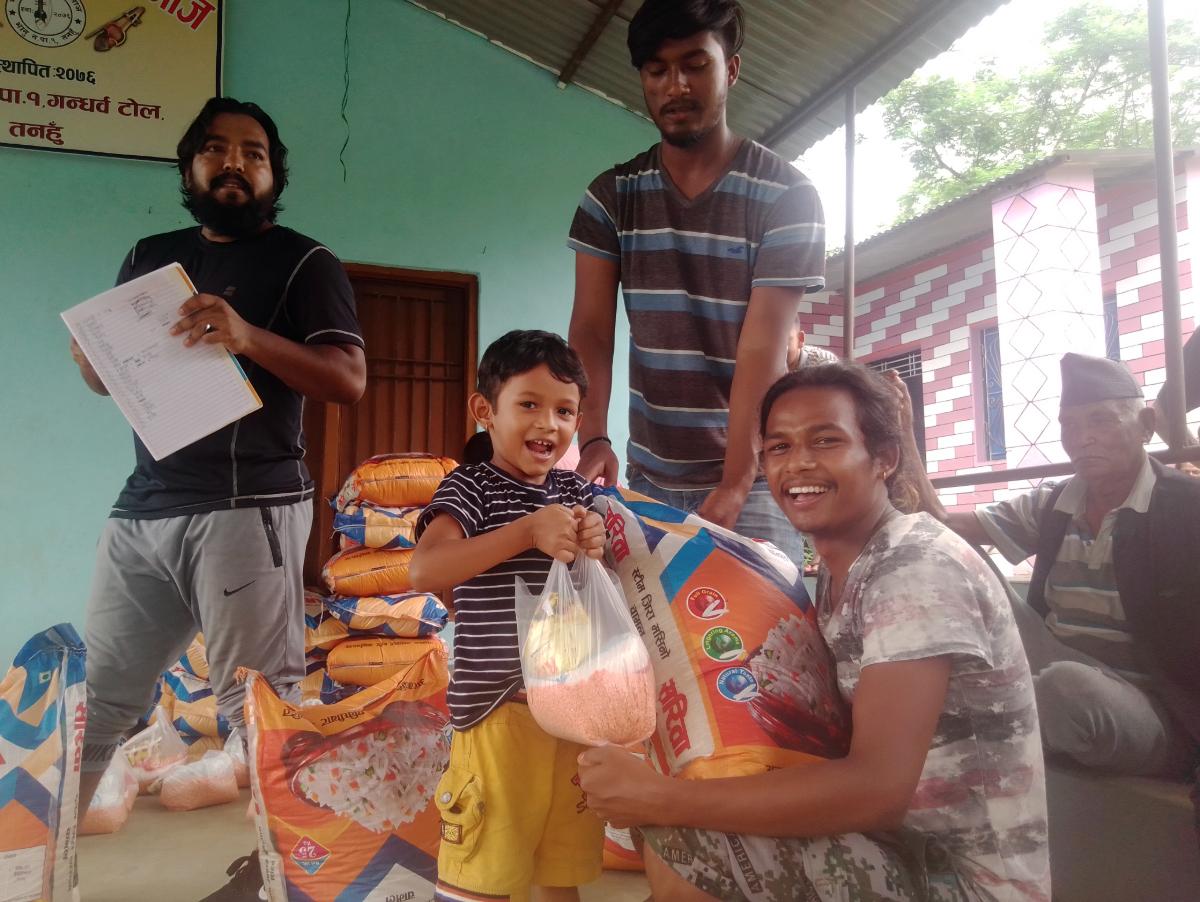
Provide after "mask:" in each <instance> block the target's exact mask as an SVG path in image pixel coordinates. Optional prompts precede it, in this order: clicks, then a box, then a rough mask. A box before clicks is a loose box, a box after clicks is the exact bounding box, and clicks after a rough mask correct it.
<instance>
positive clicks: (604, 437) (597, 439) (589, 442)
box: [579, 435, 612, 454]
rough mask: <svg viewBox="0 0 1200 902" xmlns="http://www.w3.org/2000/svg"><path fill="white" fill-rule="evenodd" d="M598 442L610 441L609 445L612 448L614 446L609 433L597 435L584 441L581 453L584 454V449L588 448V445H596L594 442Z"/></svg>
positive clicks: (580, 449)
mask: <svg viewBox="0 0 1200 902" xmlns="http://www.w3.org/2000/svg"><path fill="white" fill-rule="evenodd" d="M596 442H608V446H609V447H610V448H611V447H612V439H610V438H609V437H608V436H607V435H597V436H596V437H595V438H590V439H588V440H587V441H586V442H584V443H583V444H582V445H580V446H579V453H580V454H582V453H583V452H584V451H586V450H587V447H588V445H594V444H596Z"/></svg>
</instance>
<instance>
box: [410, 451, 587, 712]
mask: <svg viewBox="0 0 1200 902" xmlns="http://www.w3.org/2000/svg"><path fill="white" fill-rule="evenodd" d="M550 504H563V505H566V506H567V507H574V506H575V505H577V504H579V505H582V506H583V507H586V508H587V509H588V510H591V507H592V488H591V486H590V485H589V484H588V482H587V481H586V480H585V479H584V478H583V477H582V476H579V475H577V474H575V473H572V472H571V471H569V470H551V471H550V473H549V474H548V475H547V476H546V482H545V483H544V484H543V485H531V484H529V483H527V482H522V481H520V480H519V479H516V478H515V477H513V476H509V475H508V474H507V473H505V472H504V471H503V470H501V469H499V468H498V467H496V466H495V465H494V464H491V463H482V464H468V465H466V466H462V467H459V468H458V469H457V470H455V471H454V472H452V473H451V474H450V475H448V476H447V477H446V478H445V479H443V480H442V483H441V485H439V486H438V490H437V492H436V493H435V494H434V496H433V500H432V501H431V502H430V503H429V506H428V507H426V508H425V510H424V511H423V512H422V513H421V519H420V520H419V521H418V522H417V535H418V536H420V535H421V534H422V533H424V532H425V528H426V527H427V526H428V525H429V524H430V522H432V521H433V519H434V518H435V517H437V516H438V515H440V514H448V515H449V516H451V517H453V518H454V519H455V520H456V521H458V525H459V526H461V527H462V531H463V535H464V536H466V537H467V538H468V539H469V538H471V537H473V536H477V535H482V534H483V533H486V532H491V531H492V530H493V529H499V528H500V527H501V526H505V525H507V524H509V523H512V522H514V521H516V520H519V519H521V518H522V517H524V516H527V515H528V514H532V513H535V512H536V511H539V510H541V509H542V508H543V507H546V506H547V505H550ZM550 563H551V561H550V557H549V556H548V555H546V554H543V553H542V552H540V551H538V550H537V549H536V548H529V549H526V550H525V551H523V552H522V553H521V554H518V555H517V556H516V557H513V558H509V559H508V560H507V561H502V562H501V563H499V564H497V565H496V566H495V567H492V568H491V569H490V570H486V571H484V572H483V573H480V574H479V575H478V576H476V577H475V578H473V579H469V580H467V581H466V582H465V583H463V584H462V585H461V586H455V587H454V674H453V676H452V678H451V680H450V690H449V692H448V693H447V702H448V703H449V706H450V722H451V724H452V725H453V727H454V729H456V730H465V729H468V728H469V727H473V726H475V724H477V723H479V722H480V721H481V720H483V719H484V718H485V717H487V716H488V715H489V714H490V713H491V712H492V711H494V710H495V709H496V708H497V707H499V706H500V705H501V704H502V703H503V702H505V701H506V700H508V699H510V698H512V697H513V696H514V695H516V694H517V692H519V691H520V690H521V689H523V688H524V685H525V684H524V681H523V680H522V677H521V655H520V652H519V650H518V648H517V618H516V610H515V604H514V602H515V591H516V582H517V578H518V577H519V578H520V579H522V580H523V581H524V582H525V584H526V585H527V586H528V587H529V590H530V591H531V592H534V593H539V594H540V593H541V591H542V587H543V586H544V585H545V584H546V576H547V574H548V573H549V572H550Z"/></svg>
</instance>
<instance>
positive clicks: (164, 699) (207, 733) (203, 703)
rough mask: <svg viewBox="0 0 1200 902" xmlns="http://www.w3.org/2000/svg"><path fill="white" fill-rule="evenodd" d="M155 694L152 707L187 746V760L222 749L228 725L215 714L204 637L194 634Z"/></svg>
mask: <svg viewBox="0 0 1200 902" xmlns="http://www.w3.org/2000/svg"><path fill="white" fill-rule="evenodd" d="M158 691H159V695H158V699H157V700H156V702H155V704H156V705H157V707H158V709H159V710H161V711H163V712H165V713H166V714H167V716H168V718H169V719H170V721H171V725H172V726H173V727H174V728H175V730H176V731H177V732H178V733H179V738H180V739H182V740H183V741H184V744H186V745H187V746H188V760H196V759H198V758H200V757H202V756H203V755H204V753H205V752H208V751H213V750H217V749H221V748H223V747H224V745H225V740H226V739H228V738H229V732H230V727H229V721H227V720H226V719H225V718H224V717H223V716H222V715H221V714H220V713H219V712H218V711H217V697H216V694H215V693H214V692H213V687H212V683H211V682H209V679H208V657H207V655H206V651H205V647H204V634H203V633H197V634H196V638H195V639H193V640H192V644H191V645H189V646H188V649H187V651H186V652H184V653H183V657H181V658H180V659H179V660H178V661H176V662H175V663H174V664H173V665H172V666H171V667H170V668H169V669H168V670H167V671H166V672H164V673H163V675H162V677H161V678H160V679H159V685H158Z"/></svg>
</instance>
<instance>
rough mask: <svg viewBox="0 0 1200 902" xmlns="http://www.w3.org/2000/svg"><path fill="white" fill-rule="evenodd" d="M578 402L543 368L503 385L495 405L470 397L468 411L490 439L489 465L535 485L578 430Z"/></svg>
mask: <svg viewBox="0 0 1200 902" xmlns="http://www.w3.org/2000/svg"><path fill="white" fill-rule="evenodd" d="M579 401H580V397H579V386H578V385H576V384H575V383H573V382H561V381H559V380H558V379H556V378H555V376H554V374H553V373H551V372H550V368H549V367H548V366H546V365H545V364H544V363H543V364H541V365H539V366H537V367H535V368H534V369H532V370H526V371H525V372H523V373H518V374H517V375H516V376H513V377H512V378H511V379H509V380H508V381H507V382H505V383H504V385H502V386H501V387H500V391H499V392H498V393H497V395H496V400H495V403H489V402H488V400H487V399H486V398H484V397H483V395H480V394H476V395H473V396H472V398H471V410H472V413H474V415H475V418H476V420H478V421H479V422H480V423H482V424H483V425H484V426H485V427H487V431H488V433H489V434H490V435H491V437H492V463H493V464H495V465H496V466H497V467H499V468H500V469H501V470H503V471H504V472H506V473H508V474H509V475H510V476H514V477H516V478H517V479H520V480H522V481H524V482H531V483H534V484H536V485H540V484H541V483H543V482H545V481H546V475H547V474H548V473H549V472H550V470H551V468H552V467H553V466H554V464H555V463H556V462H557V461H558V459H559V458H560V457H562V456H563V454H564V453H565V452H566V450H567V447H568V446H569V445H570V444H571V439H573V438H574V437H575V432H576V430H578V429H579Z"/></svg>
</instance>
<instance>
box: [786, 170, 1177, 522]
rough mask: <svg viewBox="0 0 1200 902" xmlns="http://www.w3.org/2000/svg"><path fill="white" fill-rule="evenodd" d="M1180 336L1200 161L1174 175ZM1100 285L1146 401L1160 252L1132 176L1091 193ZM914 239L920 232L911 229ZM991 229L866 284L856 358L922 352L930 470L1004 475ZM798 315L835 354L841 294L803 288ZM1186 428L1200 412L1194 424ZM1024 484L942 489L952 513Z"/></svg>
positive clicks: (1142, 189)
mask: <svg viewBox="0 0 1200 902" xmlns="http://www.w3.org/2000/svg"><path fill="white" fill-rule="evenodd" d="M1177 179H1178V183H1177V189H1178V190H1177V195H1178V207H1177V211H1178V220H1177V221H1178V225H1179V229H1180V240H1179V244H1180V261H1181V266H1180V268H1181V291H1182V299H1181V300H1182V304H1183V311H1182V312H1183V333H1184V337H1185V338H1186V337H1187V336H1188V335H1189V334H1190V333H1191V330H1192V328H1193V326H1194V324H1195V318H1196V316H1197V313H1200V311H1198V310H1197V307H1196V296H1195V294H1194V292H1193V290H1192V284H1191V260H1192V252H1191V238H1190V232H1189V231H1188V215H1187V209H1188V207H1187V204H1186V200H1187V198H1188V192H1189V191H1190V192H1192V196H1193V198H1194V199H1195V200H1196V201H1197V202H1198V203H1200V160H1188V161H1187V164H1186V166H1181V168H1180V172H1179V174H1178V175H1177ZM1096 201H1097V220H1098V226H1099V243H1100V255H1101V259H1100V269H1101V283H1102V285H1103V290H1104V292H1105V293H1106V294H1107V293H1110V292H1115V293H1116V297H1117V304H1118V317H1119V331H1120V343H1121V356H1122V359H1123V360H1124V361H1125V362H1126V363H1127V364H1128V365H1129V367H1130V369H1131V370H1132V371H1133V372H1134V373H1135V375H1136V376H1137V378H1138V379H1139V381H1140V382H1141V383H1142V385H1143V386H1144V387H1145V390H1146V397H1147V398H1148V399H1152V398H1154V397H1155V395H1156V394H1157V392H1158V388H1159V387H1160V386H1161V384H1162V381H1163V378H1164V377H1165V373H1164V371H1163V367H1164V363H1163V336H1162V289H1161V284H1160V277H1159V260H1158V253H1157V243H1156V242H1157V240H1158V228H1157V225H1156V221H1157V216H1156V207H1155V197H1154V183H1153V181H1152V180H1150V181H1139V182H1128V183H1124V184H1121V185H1119V186H1116V187H1108V188H1101V189H1100V190H1099V191H1098V192H1097V197H1096ZM913 240H914V242H917V241H919V238H918V237H917V236H915V235H914V239H913ZM992 248H993V238H992V234H991V233H990V232H987V233H985V234H981V235H979V236H978V237H975V238H971V239H968V240H966V241H964V242H962V243H961V244H958V245H956V246H954V247H952V248H949V249H947V250H944V251H942V252H940V253H938V254H935V255H932V256H929V257H925V258H922V259H920V260H916V261H914V262H912V263H911V264H909V265H907V266H905V267H902V268H900V269H896V270H892V271H891V272H888V273H884V274H882V275H880V276H878V277H875V278H873V279H870V280H865V281H863V282H861V283H860V284H859V286H858V299H857V309H858V314H857V321H856V324H855V325H856V339H855V347H856V356H857V358H858V359H859V360H861V361H863V362H867V363H869V362H872V361H877V360H883V359H886V358H889V357H894V356H897V355H900V354H904V353H907V352H909V351H913V350H920V352H921V358H922V368H923V371H924V375H923V377H922V379H923V386H922V387H923V391H924V400H925V443H926V452H927V465H928V471H929V474H930V475H931V476H948V475H951V474H965V473H977V472H988V471H995V472H1003V471H1004V469H1005V463H1004V461H988V460H987V459H986V447H985V445H984V442H983V437H982V434H981V433H982V429H983V416H982V413H983V411H982V404H983V400H982V399H983V376H982V373H981V366H982V359H981V348H980V338H979V332H980V330H982V329H983V328H984V327H987V326H994V325H996V297H995V292H996V287H995V285H996V283H995V268H994V263H993V251H992ZM801 310H802V312H803V314H804V317H803V319H804V320H805V321H806V330H807V332H808V341H809V342H811V343H812V344H815V345H820V346H822V347H827V348H829V349H830V350H833V351H835V352H837V353H839V354H840V353H842V301H841V297H840V296H838V295H836V294H833V295H830V294H825V293H821V294H814V295H810V296H809V297H808V298H807V299H806V300H805V301H804V302H803V304H802V307H801ZM1189 421H1190V422H1191V423H1192V428H1193V432H1194V431H1195V428H1196V426H1197V425H1200V411H1197V412H1196V413H1195V414H1193V416H1192V417H1191V418H1190V420H1189ZM1030 485H1031V483H1029V482H1026V481H1022V482H1009V481H1000V482H997V483H995V484H991V485H980V486H971V487H966V488H962V489H959V490H956V491H945V492H942V494H941V497H942V500H943V502H944V503H945V504H946V505H947V507H948V508H949V509H951V510H972V509H974V508H975V507H976V506H978V505H981V504H989V503H991V502H993V501H997V500H1002V499H1005V498H1008V497H1011V496H1013V495H1016V494H1019V493H1020V492H1023V491H1025V490H1027V489H1028V488H1029V487H1030Z"/></svg>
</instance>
